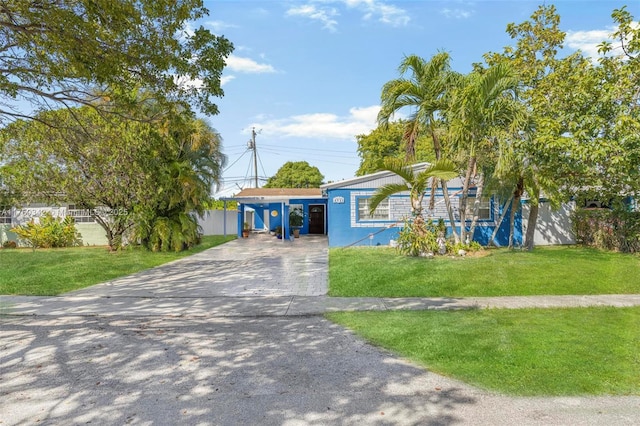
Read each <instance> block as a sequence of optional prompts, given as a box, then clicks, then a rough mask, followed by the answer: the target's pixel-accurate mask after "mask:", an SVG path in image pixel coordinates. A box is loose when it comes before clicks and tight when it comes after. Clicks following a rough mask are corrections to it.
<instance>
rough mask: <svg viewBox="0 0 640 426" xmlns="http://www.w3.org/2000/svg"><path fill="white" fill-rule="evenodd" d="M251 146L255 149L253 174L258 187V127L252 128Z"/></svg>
mask: <svg viewBox="0 0 640 426" xmlns="http://www.w3.org/2000/svg"><path fill="white" fill-rule="evenodd" d="M249 148H250V149H252V150H253V176H254V177H255V187H256V188H257V187H258V148H257V147H256V128H255V127H252V128H251V140H250V141H249Z"/></svg>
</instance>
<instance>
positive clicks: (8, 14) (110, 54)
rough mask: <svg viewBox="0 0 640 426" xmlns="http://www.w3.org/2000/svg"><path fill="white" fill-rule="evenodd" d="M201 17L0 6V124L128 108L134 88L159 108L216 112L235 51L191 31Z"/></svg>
mask: <svg viewBox="0 0 640 426" xmlns="http://www.w3.org/2000/svg"><path fill="white" fill-rule="evenodd" d="M207 14H208V11H207V9H205V8H204V7H203V4H202V0H119V1H112V0H50V1H39V0H3V1H1V2H0V68H1V69H2V73H1V74H0V94H1V95H2V98H3V102H2V105H0V123H2V122H3V121H4V122H6V121H12V120H15V119H20V118H36V117H34V114H37V112H39V111H42V110H49V109H57V108H61V107H75V106H78V105H91V106H93V107H94V108H97V109H101V110H103V111H106V110H109V111H111V110H112V109H113V107H114V105H116V104H114V101H117V104H118V105H120V106H122V105H124V104H126V105H127V106H132V104H135V103H136V102H137V101H139V100H140V98H139V97H138V96H137V95H135V92H136V91H137V90H138V89H140V88H144V90H146V91H147V93H148V97H149V98H153V99H154V102H155V103H158V104H167V103H176V102H178V103H180V104H181V105H182V108H183V109H185V110H190V108H191V105H192V104H194V105H197V106H198V107H199V108H200V109H201V110H202V111H203V112H205V113H208V114H216V113H217V112H218V108H217V106H216V105H215V103H214V102H213V100H212V98H214V97H219V96H222V94H223V91H222V88H221V86H220V77H221V73H222V69H223V67H224V65H225V58H226V57H227V56H228V55H229V54H230V53H231V51H232V50H233V46H232V44H231V43H230V42H229V41H228V40H227V39H226V38H224V37H223V36H217V35H214V34H211V33H210V32H209V31H208V30H206V29H204V28H203V27H200V28H197V29H195V30H191V29H190V28H189V23H190V22H191V21H194V20H197V19H199V18H202V17H204V16H206V15H207ZM105 99H108V100H110V101H111V102H107V103H105V102H102V101H103V100H105ZM24 101H27V102H29V103H31V106H32V110H33V111H35V112H32V111H31V110H29V111H26V110H25V109H24V107H22V105H23V103H24ZM120 113H123V111H122V110H120ZM45 118H46V117H44V116H40V117H39V118H38V119H40V120H43V119H45ZM48 124H50V125H53V124H55V122H50V123H48Z"/></svg>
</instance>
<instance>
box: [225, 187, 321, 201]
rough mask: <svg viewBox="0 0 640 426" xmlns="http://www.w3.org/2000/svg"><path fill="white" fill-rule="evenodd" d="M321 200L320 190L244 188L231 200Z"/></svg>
mask: <svg viewBox="0 0 640 426" xmlns="http://www.w3.org/2000/svg"><path fill="white" fill-rule="evenodd" d="M259 197H269V198H322V190H321V189H320V188H246V189H243V190H242V191H240V192H239V193H238V194H236V195H235V196H233V197H229V198H231V199H240V198H259Z"/></svg>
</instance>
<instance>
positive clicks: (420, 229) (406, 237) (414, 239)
mask: <svg viewBox="0 0 640 426" xmlns="http://www.w3.org/2000/svg"><path fill="white" fill-rule="evenodd" d="M439 233H441V231H440V229H439V227H438V226H437V225H434V223H433V221H432V220H431V219H429V220H428V221H427V222H425V221H424V219H423V218H422V217H421V216H417V217H416V218H414V219H413V220H411V219H407V220H405V222H404V225H403V227H402V229H400V232H399V234H398V251H399V252H400V253H402V254H404V255H407V256H420V255H422V254H426V253H437V252H438V248H439V245H438V235H439ZM443 237H444V236H443Z"/></svg>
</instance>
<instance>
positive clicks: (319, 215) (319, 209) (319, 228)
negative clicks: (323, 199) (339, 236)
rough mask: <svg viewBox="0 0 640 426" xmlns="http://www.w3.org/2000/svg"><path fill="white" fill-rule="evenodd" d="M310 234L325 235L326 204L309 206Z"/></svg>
mask: <svg viewBox="0 0 640 426" xmlns="http://www.w3.org/2000/svg"><path fill="white" fill-rule="evenodd" d="M309 233H310V234H324V204H312V205H310V206H309Z"/></svg>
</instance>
